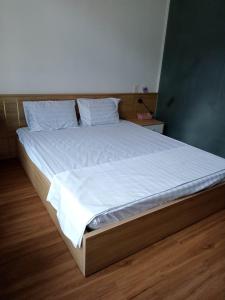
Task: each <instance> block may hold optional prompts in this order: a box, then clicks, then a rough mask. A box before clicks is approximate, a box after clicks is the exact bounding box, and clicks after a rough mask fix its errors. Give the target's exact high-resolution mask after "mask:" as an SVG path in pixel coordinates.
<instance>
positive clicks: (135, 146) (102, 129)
mask: <svg viewBox="0 0 225 300" xmlns="http://www.w3.org/2000/svg"><path fill="white" fill-rule="evenodd" d="M17 135H18V137H19V140H20V142H21V143H22V144H23V146H24V148H25V150H26V152H27V154H28V156H29V157H30V158H31V160H32V161H33V163H34V164H35V165H36V166H37V167H38V168H39V169H40V170H41V171H42V173H43V174H44V175H45V176H46V177H47V178H48V179H49V180H50V181H52V179H53V177H54V176H55V175H56V174H58V173H61V172H63V171H67V170H72V169H78V168H84V167H90V166H95V165H99V164H102V163H106V162H112V161H118V160H121V159H126V158H131V157H136V156H140V155H146V154H149V153H154V152H159V151H164V150H166V149H171V148H173V147H175V146H179V145H180V146H181V145H183V143H181V142H178V141H176V140H173V139H170V138H168V137H165V136H163V135H160V134H157V133H155V132H152V131H150V130H149V129H145V128H143V127H141V126H138V125H135V124H133V123H131V122H128V121H120V123H118V124H112V125H98V126H80V127H76V128H67V129H59V130H51V131H36V132H32V131H29V129H28V128H27V127H26V128H20V129H18V130H17Z"/></svg>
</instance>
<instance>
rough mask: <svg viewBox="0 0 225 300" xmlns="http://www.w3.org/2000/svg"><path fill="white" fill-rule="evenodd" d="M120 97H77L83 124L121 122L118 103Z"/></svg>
mask: <svg viewBox="0 0 225 300" xmlns="http://www.w3.org/2000/svg"><path fill="white" fill-rule="evenodd" d="M119 102H120V99H116V98H104V99H87V98H80V99H77V103H78V107H79V112H80V118H81V123H82V124H83V125H102V124H113V123H118V122H119V114H118V104H119Z"/></svg>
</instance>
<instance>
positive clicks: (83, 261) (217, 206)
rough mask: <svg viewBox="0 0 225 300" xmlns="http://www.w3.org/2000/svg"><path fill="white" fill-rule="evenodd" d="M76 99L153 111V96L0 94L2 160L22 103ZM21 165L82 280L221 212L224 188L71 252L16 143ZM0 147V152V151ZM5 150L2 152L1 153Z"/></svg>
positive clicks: (42, 185)
mask: <svg viewBox="0 0 225 300" xmlns="http://www.w3.org/2000/svg"><path fill="white" fill-rule="evenodd" d="M79 97H87V98H88V97H89V98H97V99H98V98H102V97H117V98H120V99H121V102H120V106H119V113H120V117H122V118H125V119H126V118H128V119H131V118H134V117H135V116H136V113H137V112H144V111H145V108H144V107H143V105H140V104H139V103H138V99H139V98H140V97H141V98H142V99H144V101H145V103H146V104H147V105H148V107H149V109H150V110H152V111H155V108H156V102H157V94H154V93H151V94H146V95H143V94H141V95H140V94H94V95H88V94H86V95H85V94H82V95H81V94H70V95H68V94H57V95H52V94H50V95H48V94H47V95H28V94H27V95H0V121H1V122H0V123H1V124H2V123H3V125H4V128H5V129H4V136H1V139H0V145H1V147H3V146H4V147H3V148H2V153H3V152H4V153H6V155H5V156H4V157H12V156H15V155H16V135H15V130H16V129H17V128H18V127H22V126H25V125H26V122H25V118H24V111H23V105H22V103H23V101H27V100H39V101H40V100H65V99H71V100H74V99H76V98H79ZM2 145H3V146H2ZM17 146H18V149H17V150H18V153H19V157H20V160H21V163H22V165H23V167H24V169H25V171H26V173H27V175H28V177H29V178H30V180H31V182H32V183H33V185H34V187H35V188H36V190H37V193H38V194H39V196H40V198H41V200H42V201H43V203H44V205H45V207H46V208H47V211H48V212H49V214H50V216H51V218H52V219H53V221H54V223H55V225H56V226H57V227H58V229H59V232H60V234H61V235H62V238H63V239H64V241H65V243H66V244H67V246H68V248H69V250H70V252H71V254H72V256H73V257H74V259H75V261H76V262H77V265H78V266H79V268H80V270H81V272H82V273H83V274H84V276H88V275H90V274H93V273H94V272H96V271H99V270H101V269H103V268H105V267H107V266H109V265H110V264H112V263H115V262H117V261H119V260H121V259H123V258H125V257H127V256H129V255H131V254H133V253H135V252H137V251H139V250H141V249H143V248H145V247H147V246H149V245H151V244H153V243H155V242H157V241H159V240H161V239H163V238H165V237H167V236H169V235H170V234H173V233H175V232H177V231H179V230H181V229H183V228H185V227H187V226H189V225H191V224H193V223H195V222H197V221H199V220H201V219H203V218H205V217H207V216H209V215H210V214H213V213H215V212H217V211H219V210H222V209H224V208H225V183H223V184H219V185H217V186H215V187H213V188H210V189H207V190H205V191H202V192H200V193H197V194H194V195H191V196H189V197H184V198H181V199H179V200H176V201H173V202H172V203H170V204H166V205H163V206H160V207H158V208H155V209H151V210H148V211H146V212H144V213H141V214H138V215H136V216H134V217H132V218H129V219H126V220H125V221H120V222H117V223H114V224H112V225H108V226H105V227H104V228H102V229H98V230H94V231H92V232H85V234H84V236H83V241H82V248H80V249H79V248H75V247H74V246H73V245H72V243H71V241H70V240H69V239H68V238H67V237H65V235H64V234H63V233H62V231H61V229H60V226H59V224H58V220H57V217H56V211H55V209H54V208H53V207H52V206H51V204H50V203H49V202H48V201H46V198H47V194H48V191H49V187H50V182H49V180H48V179H47V178H46V177H45V176H44V175H43V173H42V172H41V171H40V170H39V169H38V168H37V167H36V166H35V165H34V164H33V163H32V161H31V160H30V159H29V157H28V156H27V154H26V152H25V150H24V148H23V146H22V144H20V142H17ZM1 147H0V148H1ZM5 150H7V151H6V152H5Z"/></svg>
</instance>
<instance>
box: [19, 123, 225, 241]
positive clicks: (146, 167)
mask: <svg viewBox="0 0 225 300" xmlns="http://www.w3.org/2000/svg"><path fill="white" fill-rule="evenodd" d="M17 134H18V136H19V139H20V141H21V143H22V144H23V145H24V147H25V150H26V152H27V154H28V156H29V157H30V158H31V160H32V161H33V162H34V163H35V164H36V166H37V167H38V168H39V169H40V170H41V171H42V172H43V173H44V174H45V176H46V177H48V179H49V180H50V181H52V180H53V178H54V177H56V176H55V175H57V176H58V175H59V174H63V172H65V171H72V170H75V171H76V172H75V173H76V174H82V173H85V172H86V171H87V173H88V172H89V170H91V169H92V168H91V167H94V166H97V167H98V166H105V165H108V166H109V165H110V164H108V163H110V162H113V165H116V164H114V162H118V161H121V163H122V162H123V164H126V162H129V163H130V161H131V159H133V158H137V159H140V164H137V159H136V170H131V171H133V174H135V172H138V174H137V178H138V180H140V178H141V176H142V175H143V176H144V174H145V177H149V176H150V175H151V174H152V177H151V183H152V181H153V179H154V177H155V176H154V173H157V171H158V170H157V169H160V167H161V166H160V157H163V158H164V160H162V162H163V165H164V166H165V163H166V162H167V161H168V163H169V162H170V156H168V159H167V160H165V157H166V155H168V154H169V153H170V152H171V153H173V156H174V153H175V159H174V160H173V164H174V166H171V165H168V170H173V172H171V171H170V172H171V174H170V175H171V176H169V175H168V172H167V174H166V175H165V174H164V177H163V176H162V177H160V178H161V179H160V181H159V178H155V182H154V184H153V186H154V185H155V187H156V190H158V187H159V186H163V182H165V181H168V182H172V178H174V175H177V174H176V172H178V171H179V174H180V173H182V172H181V170H180V169H177V170H176V166H175V165H176V163H174V162H176V155H177V161H178V162H179V163H180V162H181V160H183V161H184V168H185V164H186V166H188V165H189V167H190V165H191V166H192V172H190V170H189V173H188V175H189V177H188V178H189V179H188V180H186V181H185V182H182V184H180V185H177V184H175V185H174V187H172V188H169V189H168V190H159V191H158V192H157V193H155V194H154V193H153V194H152V195H151V197H149V198H148V197H144V199H141V200H140V201H129V203H127V204H126V205H118V203H117V205H115V207H111V208H110V209H107V210H105V211H103V212H102V213H101V214H98V215H97V216H95V218H93V219H92V220H91V221H90V223H89V227H90V228H92V229H97V228H99V227H101V226H104V225H106V224H109V223H112V222H115V221H118V220H122V219H125V218H127V217H129V216H132V215H135V214H137V213H140V212H143V211H144V210H146V209H150V208H153V207H156V206H158V205H161V204H164V203H165V202H168V201H173V200H174V199H177V198H178V197H182V196H185V195H188V194H192V193H195V192H197V191H200V190H202V189H205V188H207V187H210V186H212V185H215V184H217V183H219V182H221V181H223V180H224V179H225V160H224V159H222V158H219V157H217V156H215V155H213V154H210V153H207V152H204V151H202V150H199V149H196V148H194V147H191V146H187V145H186V144H184V143H181V142H178V141H176V140H174V139H171V138H168V137H166V136H163V135H160V134H158V133H155V132H153V131H150V130H148V129H145V128H142V127H140V126H137V125H135V124H133V123H130V122H126V121H121V122H120V123H119V124H113V125H107V126H105V125H104V126H102V125H100V126H93V127H79V128H73V129H62V130H55V131H48V132H47V131H41V132H29V130H28V129H27V128H21V129H18V131H17ZM183 150H185V151H186V152H185V151H183ZM184 153H185V160H184V157H182V156H183V154H184ZM149 155H151V159H149ZM146 157H148V160H147V161H148V163H147V161H146V164H142V163H143V162H144V161H145V160H146ZM154 157H157V165H155V164H154V162H155V161H156V160H154ZM152 158H153V160H152ZM198 158H199V159H198ZM203 158H204V159H203ZM202 159H203V161H204V163H202ZM200 160H201V163H199V161H200ZM151 161H152V163H150V162H151ZM171 162H172V160H171ZM149 163H150V164H149ZM141 164H142V169H140V168H141V167H140V168H139V166H141ZM119 165H120V164H119V163H118V165H117V168H118V169H119ZM121 165H122V164H121ZM130 166H131V165H130ZM151 166H152V167H151ZM153 166H154V168H153ZM157 166H159V167H158V168H157ZM211 166H212V167H213V168H212V169H210V167H211ZM171 168H172V169H171ZM79 170H80V172H79ZM97 170H98V169H97ZM153 170H155V171H154V172H153ZM197 170H199V171H204V172H203V173H201V172H200V173H199V174H198V172H197ZM206 171H207V172H206ZM151 172H153V173H151ZM131 173H132V172H131ZM159 173H160V172H159ZM164 173H165V172H164ZM202 174H206V175H207V176H203V175H202ZM197 175H198V176H199V177H198V176H197ZM118 176H119V175H118ZM133 176H134V177H131V179H130V180H134V178H135V175H133ZM160 176H161V175H160ZM196 176H197V177H196ZM169 177H171V178H169ZM142 179H144V178H143V177H142ZM148 179H149V178H148ZM74 184H76V183H74ZM136 184H137V182H136ZM141 184H142V181H140V186H141ZM130 186H132V182H130ZM131 190H132V189H131ZM117 197H118V195H117ZM53 206H54V207H55V206H56V204H55V203H54V204H53ZM56 208H57V207H56ZM61 223H63V221H62V220H61ZM69 238H70V239H71V240H73V237H70V236H69Z"/></svg>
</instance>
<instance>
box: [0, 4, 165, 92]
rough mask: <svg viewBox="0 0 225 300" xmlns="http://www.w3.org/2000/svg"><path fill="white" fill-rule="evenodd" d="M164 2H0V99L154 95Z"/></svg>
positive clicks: (157, 73)
mask: <svg viewBox="0 0 225 300" xmlns="http://www.w3.org/2000/svg"><path fill="white" fill-rule="evenodd" d="M168 2H169V1H168V0H0V93H30V92H34V93H36V92H38V93H40V92H50V93H51V92H132V89H133V86H134V84H144V85H148V86H149V87H150V89H151V91H157V89H158V80H159V74H160V69H161V59H162V50H163V44H164V35H165V26H166V19H167V12H168Z"/></svg>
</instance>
